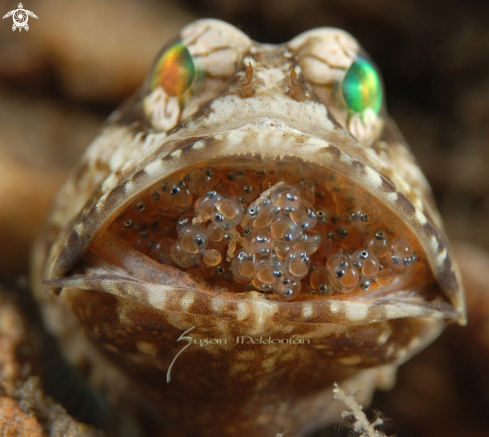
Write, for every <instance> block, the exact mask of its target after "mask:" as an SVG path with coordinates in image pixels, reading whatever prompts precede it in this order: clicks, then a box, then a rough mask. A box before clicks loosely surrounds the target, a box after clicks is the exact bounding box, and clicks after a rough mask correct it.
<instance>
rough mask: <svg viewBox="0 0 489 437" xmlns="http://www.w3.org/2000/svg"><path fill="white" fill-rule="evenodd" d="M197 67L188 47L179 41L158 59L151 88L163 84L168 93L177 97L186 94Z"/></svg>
mask: <svg viewBox="0 0 489 437" xmlns="http://www.w3.org/2000/svg"><path fill="white" fill-rule="evenodd" d="M195 76H196V69H195V65H194V62H193V60H192V56H191V55H190V53H189V51H188V50H187V47H186V46H185V45H184V44H182V42H181V41H178V42H176V43H174V44H172V45H171V46H169V47H168V48H167V49H166V50H164V51H163V52H162V54H161V56H159V57H158V59H157V60H156V63H155V66H154V68H153V73H152V77H151V89H152V90H155V89H156V88H157V87H158V86H161V87H162V88H163V90H164V91H165V92H166V94H167V95H169V96H172V97H176V96H181V95H182V94H184V93H185V92H186V91H187V90H188V89H189V88H190V87H191V86H192V84H193V82H194V80H195Z"/></svg>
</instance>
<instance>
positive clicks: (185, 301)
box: [180, 292, 195, 311]
mask: <svg viewBox="0 0 489 437" xmlns="http://www.w3.org/2000/svg"><path fill="white" fill-rule="evenodd" d="M194 300H195V294H194V293H193V292H189V293H186V294H185V295H184V296H183V297H182V300H181V302H180V305H181V306H182V310H183V311H187V310H188V309H189V308H190V305H192V304H193V303H194Z"/></svg>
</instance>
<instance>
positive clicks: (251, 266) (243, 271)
mask: <svg viewBox="0 0 489 437" xmlns="http://www.w3.org/2000/svg"><path fill="white" fill-rule="evenodd" d="M231 268H232V269H233V275H235V276H236V277H237V278H239V279H251V278H252V277H253V276H254V274H255V255H253V254H249V253H247V252H246V251H245V250H241V251H240V252H239V253H238V254H237V255H236V256H235V257H234V258H233V261H232V262H231Z"/></svg>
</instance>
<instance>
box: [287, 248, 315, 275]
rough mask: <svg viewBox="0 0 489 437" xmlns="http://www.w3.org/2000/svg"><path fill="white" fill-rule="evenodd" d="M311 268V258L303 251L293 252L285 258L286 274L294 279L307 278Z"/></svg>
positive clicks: (295, 250)
mask: <svg viewBox="0 0 489 437" xmlns="http://www.w3.org/2000/svg"><path fill="white" fill-rule="evenodd" d="M310 266H311V261H310V259H309V256H308V255H307V253H306V252H303V251H301V250H297V249H294V250H291V251H290V252H289V253H288V255H287V257H286V258H285V274H286V275H287V276H288V277H290V278H293V279H302V278H304V277H306V276H307V274H308V273H309V267H310Z"/></svg>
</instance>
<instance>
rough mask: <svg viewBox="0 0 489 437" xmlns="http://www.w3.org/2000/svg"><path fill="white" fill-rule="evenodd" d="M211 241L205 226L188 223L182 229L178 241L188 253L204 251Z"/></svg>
mask: <svg viewBox="0 0 489 437" xmlns="http://www.w3.org/2000/svg"><path fill="white" fill-rule="evenodd" d="M208 241H209V237H208V236H207V234H206V232H205V230H204V228H203V227H202V226H199V225H187V226H184V227H183V228H182V229H180V232H179V233H178V242H179V244H180V247H181V248H182V249H183V250H184V251H185V252H187V253H191V254H197V253H199V252H202V251H203V250H204V249H205V248H206V246H207V243H208Z"/></svg>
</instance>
